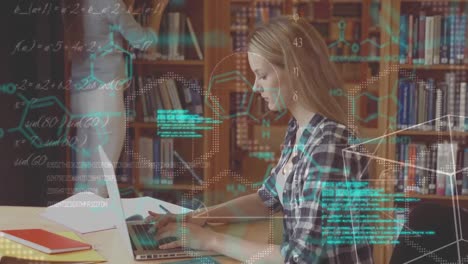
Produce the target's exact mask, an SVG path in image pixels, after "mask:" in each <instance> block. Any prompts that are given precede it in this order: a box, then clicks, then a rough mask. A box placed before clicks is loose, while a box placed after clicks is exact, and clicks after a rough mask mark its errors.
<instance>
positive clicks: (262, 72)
mask: <svg viewBox="0 0 468 264" xmlns="http://www.w3.org/2000/svg"><path fill="white" fill-rule="evenodd" d="M248 59H249V65H250V68H251V70H252V71H253V72H254V74H255V84H254V87H253V89H254V91H255V92H258V93H259V94H260V95H261V96H262V98H263V99H264V100H265V101H266V102H267V103H268V108H269V109H270V110H271V111H280V110H283V109H284V108H285V107H286V108H288V106H289V105H290V104H291V103H292V96H293V93H292V91H291V90H290V89H288V87H286V84H287V83H288V82H287V79H286V78H287V75H286V73H285V71H284V70H283V69H281V68H279V67H276V66H275V65H273V64H271V63H270V62H268V61H267V60H266V59H265V58H264V57H262V56H260V55H258V54H255V53H252V52H249V53H248Z"/></svg>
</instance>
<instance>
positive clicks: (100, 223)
mask: <svg viewBox="0 0 468 264" xmlns="http://www.w3.org/2000/svg"><path fill="white" fill-rule="evenodd" d="M108 200H109V199H105V198H102V197H100V196H98V195H96V194H94V193H91V192H81V193H78V194H75V195H73V196H71V197H69V198H68V199H65V200H63V201H61V202H59V203H57V204H54V205H52V206H49V207H48V208H47V209H46V210H45V211H44V213H42V214H41V216H43V217H45V218H47V219H49V220H51V221H54V222H57V223H59V224H62V225H64V226H66V227H68V228H70V229H72V230H74V231H77V232H79V233H82V234H85V233H90V232H96V231H102V230H108V229H112V228H115V225H114V223H113V221H110V219H112V215H113V214H112V213H111V212H110V210H111V209H110V208H109V203H108ZM121 201H122V206H123V210H124V214H125V217H126V218H127V217H129V216H133V215H135V214H139V215H141V216H142V217H143V218H145V217H146V216H148V211H153V212H155V213H159V214H165V213H166V212H165V211H164V210H162V209H161V208H160V207H159V205H162V206H164V207H165V208H167V209H168V210H169V211H170V212H171V213H174V214H179V213H188V212H190V211H192V210H190V209H187V208H184V207H181V206H178V205H175V204H171V203H168V202H165V201H162V200H158V199H155V198H151V197H140V198H130V199H121Z"/></svg>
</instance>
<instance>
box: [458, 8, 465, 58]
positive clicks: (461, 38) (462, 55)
mask: <svg viewBox="0 0 468 264" xmlns="http://www.w3.org/2000/svg"><path fill="white" fill-rule="evenodd" d="M466 20H467V19H466V14H462V15H461V16H460V21H459V34H458V39H459V49H458V54H457V64H463V62H464V61H465V45H466V35H465V32H466Z"/></svg>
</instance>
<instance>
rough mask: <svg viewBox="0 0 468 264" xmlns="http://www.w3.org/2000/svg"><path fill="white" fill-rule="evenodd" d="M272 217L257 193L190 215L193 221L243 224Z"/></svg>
mask: <svg viewBox="0 0 468 264" xmlns="http://www.w3.org/2000/svg"><path fill="white" fill-rule="evenodd" d="M270 215H271V213H270V211H269V210H268V208H267V207H266V206H265V204H264V203H263V201H262V200H261V199H260V197H259V196H258V194H257V193H256V192H255V193H252V194H248V195H245V196H242V197H238V198H236V199H233V200H230V201H227V202H225V203H222V204H219V205H215V206H211V207H208V209H205V210H199V211H195V212H192V213H191V214H190V216H191V218H192V219H194V220H196V219H197V218H200V219H205V220H207V222H208V223H210V222H216V223H233V222H241V221H243V220H252V219H257V218H266V217H268V216H270Z"/></svg>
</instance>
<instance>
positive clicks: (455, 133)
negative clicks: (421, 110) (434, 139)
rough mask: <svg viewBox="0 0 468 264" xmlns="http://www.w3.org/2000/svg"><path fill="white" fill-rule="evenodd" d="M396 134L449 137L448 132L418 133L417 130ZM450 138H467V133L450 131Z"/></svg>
mask: <svg viewBox="0 0 468 264" xmlns="http://www.w3.org/2000/svg"><path fill="white" fill-rule="evenodd" d="M397 134H398V135H399V136H401V135H404V136H443V137H449V136H450V132H449V131H419V130H402V131H398V132H397ZM452 136H454V137H460V136H463V137H468V132H460V131H452Z"/></svg>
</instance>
